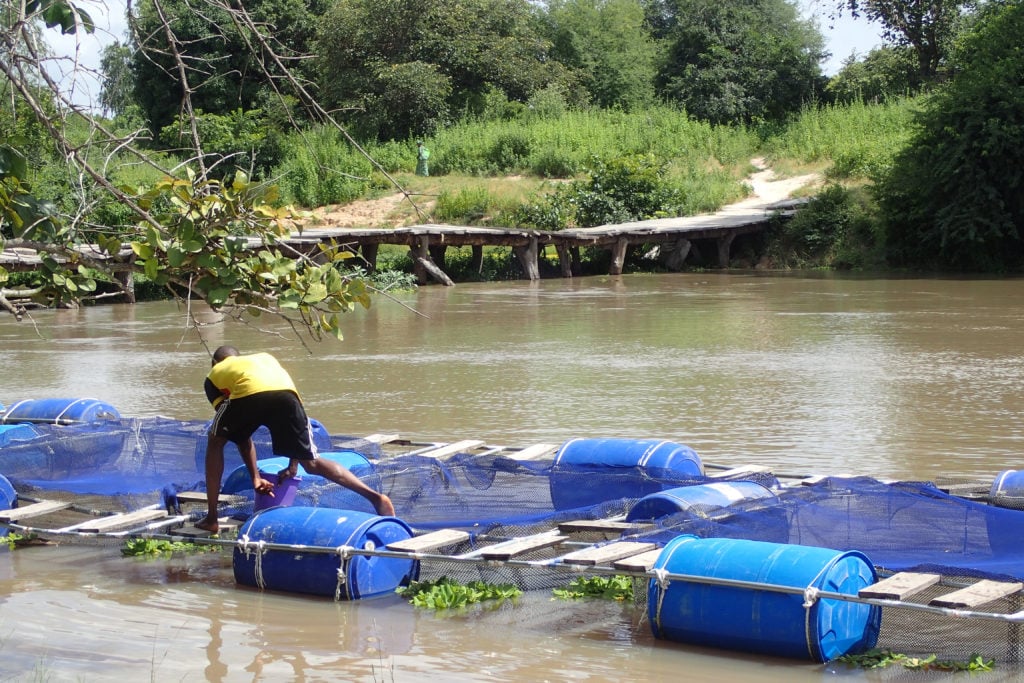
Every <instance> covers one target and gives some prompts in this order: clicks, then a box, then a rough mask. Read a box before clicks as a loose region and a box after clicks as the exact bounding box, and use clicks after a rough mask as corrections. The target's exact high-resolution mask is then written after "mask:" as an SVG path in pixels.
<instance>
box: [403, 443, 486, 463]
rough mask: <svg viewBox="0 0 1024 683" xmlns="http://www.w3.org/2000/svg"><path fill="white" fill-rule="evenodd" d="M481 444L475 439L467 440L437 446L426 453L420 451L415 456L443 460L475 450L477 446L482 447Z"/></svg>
mask: <svg viewBox="0 0 1024 683" xmlns="http://www.w3.org/2000/svg"><path fill="white" fill-rule="evenodd" d="M483 444H484V442H483V441H479V440H477V439H467V440H465V441H457V442H455V443H450V444H448V445H447V446H439V447H438V448H433V449H431V450H428V451H421V452H419V453H417V454H416V455H422V456H425V457H427V458H444V457H446V456H449V455H455V454H456V453H463V452H465V451H468V450H470V449H473V448H476V447H477V446H482V445H483Z"/></svg>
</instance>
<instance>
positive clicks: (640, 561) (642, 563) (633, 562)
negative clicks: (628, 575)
mask: <svg viewBox="0 0 1024 683" xmlns="http://www.w3.org/2000/svg"><path fill="white" fill-rule="evenodd" d="M662 550H663V549H662V548H658V549H657V550H648V551H647V552H645V553H640V554H639V555H633V556H632V557H626V558H623V559H621V560H615V561H614V562H612V566H613V567H615V568H616V569H622V570H625V571H638V572H649V571H651V568H652V567H654V563H655V562H657V561H658V558H659V557H660V556H661V551H662Z"/></svg>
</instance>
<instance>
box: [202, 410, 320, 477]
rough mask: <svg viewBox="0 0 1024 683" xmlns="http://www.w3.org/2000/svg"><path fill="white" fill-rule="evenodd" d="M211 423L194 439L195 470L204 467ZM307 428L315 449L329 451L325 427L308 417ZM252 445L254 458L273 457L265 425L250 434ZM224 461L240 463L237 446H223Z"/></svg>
mask: <svg viewBox="0 0 1024 683" xmlns="http://www.w3.org/2000/svg"><path fill="white" fill-rule="evenodd" d="M212 425H213V421H212V420H211V421H209V422H207V423H206V425H205V426H204V428H203V433H202V438H200V439H198V440H196V451H195V462H196V472H202V471H203V470H204V469H205V463H206V434H207V433H208V432H209V431H210V427H211V426H212ZM309 429H310V432H311V434H312V441H313V445H314V446H315V447H316V449H317V451H329V450H331V448H332V447H333V446H332V444H331V434H330V432H328V431H327V428H326V427H324V426H323V425H322V424H320V423H319V422H317V421H316V420H313V419H310V421H309ZM252 442H253V445H254V446H256V459H257V460H259V459H262V458H273V457H274V447H273V444H272V443H271V439H270V430H269V429H267V428H266V427H260V428H259V429H257V430H256V431H255V432H254V433H253V435H252ZM224 462H225V464H226V465H228V466H229V467H230V466H232V465H237V464H241V462H242V456H241V455H240V454H239V452H238V448H237V447H236V446H235V445H234V444H232V443H229V444H227V446H225V447H224Z"/></svg>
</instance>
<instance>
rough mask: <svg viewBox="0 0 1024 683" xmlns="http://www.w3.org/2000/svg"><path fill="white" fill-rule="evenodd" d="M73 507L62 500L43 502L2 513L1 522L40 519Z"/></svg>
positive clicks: (0, 512)
mask: <svg viewBox="0 0 1024 683" xmlns="http://www.w3.org/2000/svg"><path fill="white" fill-rule="evenodd" d="M69 507H71V503H65V502H64V501H60V500H41V501H39V502H38V503H32V504H31V505H25V506H22V507H17V508H13V509H11V510H3V511H0V522H17V521H19V520H22V519H28V518H30V517H39V516H40V515H46V514H49V513H51V512H57V511H58V510H64V509H66V508H69Z"/></svg>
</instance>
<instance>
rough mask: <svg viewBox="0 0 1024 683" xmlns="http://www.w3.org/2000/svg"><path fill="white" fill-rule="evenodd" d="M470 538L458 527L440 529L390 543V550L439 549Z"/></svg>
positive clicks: (419, 550)
mask: <svg viewBox="0 0 1024 683" xmlns="http://www.w3.org/2000/svg"><path fill="white" fill-rule="evenodd" d="M468 540H469V534H468V533H467V532H465V531H459V530H458V529H440V530H439V531H433V532H431V533H429V534H423V535H422V536H416V537H414V538H407V539H405V540H403V541H396V542H395V543H388V545H387V548H388V550H397V551H399V552H403V553H423V552H427V551H429V550H437V549H438V548H443V547H444V546H446V545H454V544H456V543H461V542H463V541H468Z"/></svg>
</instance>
